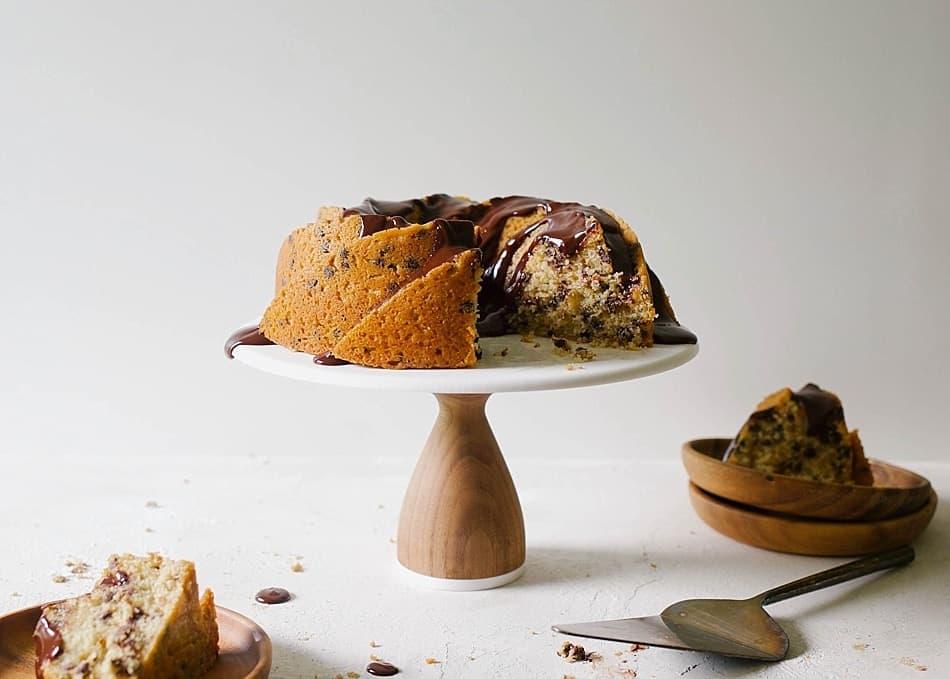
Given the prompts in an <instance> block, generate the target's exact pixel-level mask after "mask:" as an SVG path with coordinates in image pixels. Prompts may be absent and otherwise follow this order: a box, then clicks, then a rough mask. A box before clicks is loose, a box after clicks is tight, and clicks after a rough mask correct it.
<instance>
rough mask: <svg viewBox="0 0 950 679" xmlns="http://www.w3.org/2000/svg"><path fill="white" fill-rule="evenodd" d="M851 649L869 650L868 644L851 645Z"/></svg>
mask: <svg viewBox="0 0 950 679" xmlns="http://www.w3.org/2000/svg"><path fill="white" fill-rule="evenodd" d="M851 648H853V649H854V650H855V651H866V650H867V649H868V644H851Z"/></svg>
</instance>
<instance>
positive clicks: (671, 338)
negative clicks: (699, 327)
mask: <svg viewBox="0 0 950 679" xmlns="http://www.w3.org/2000/svg"><path fill="white" fill-rule="evenodd" d="M647 270H648V271H649V272H650V289H651V290H652V291H653V308H654V309H656V319H655V320H654V321H653V342H654V343H656V344H696V342H697V341H698V340H697V338H696V335H694V334H693V333H692V332H690V331H689V330H687V329H686V328H684V327H683V326H682V325H680V324H679V322H678V321H677V320H676V316H675V315H674V314H673V307H672V306H670V298H669V297H667V295H666V290H665V289H664V288H663V283H662V282H660V278H659V277H658V276H657V275H656V274H655V273H653V269H651V268H649V267H647Z"/></svg>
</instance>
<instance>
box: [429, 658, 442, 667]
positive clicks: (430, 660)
mask: <svg viewBox="0 0 950 679" xmlns="http://www.w3.org/2000/svg"><path fill="white" fill-rule="evenodd" d="M438 662H439V661H438V660H436V659H435V658H426V665H435V664H438Z"/></svg>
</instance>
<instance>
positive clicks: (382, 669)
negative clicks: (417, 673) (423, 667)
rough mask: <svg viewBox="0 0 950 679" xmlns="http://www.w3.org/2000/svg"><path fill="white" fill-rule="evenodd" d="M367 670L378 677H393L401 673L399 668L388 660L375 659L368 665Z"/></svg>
mask: <svg viewBox="0 0 950 679" xmlns="http://www.w3.org/2000/svg"><path fill="white" fill-rule="evenodd" d="M366 671H367V672H369V673H370V674H372V675H373V676H376V677H391V676H393V675H394V674H399V668H398V667H396V666H395V665H393V664H392V663H388V662H381V661H374V662H371V663H370V664H369V665H367V666H366Z"/></svg>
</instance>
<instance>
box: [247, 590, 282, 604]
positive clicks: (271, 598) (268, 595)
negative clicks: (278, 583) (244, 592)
mask: <svg viewBox="0 0 950 679" xmlns="http://www.w3.org/2000/svg"><path fill="white" fill-rule="evenodd" d="M254 599H255V600H256V601H258V602H259V603H262V604H283V603H286V602H288V601H290V592H288V591H287V590H286V589H284V588H283V587H266V588H264V589H262V590H261V591H259V592H258V593H257V594H255V595H254Z"/></svg>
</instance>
